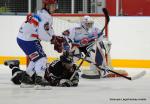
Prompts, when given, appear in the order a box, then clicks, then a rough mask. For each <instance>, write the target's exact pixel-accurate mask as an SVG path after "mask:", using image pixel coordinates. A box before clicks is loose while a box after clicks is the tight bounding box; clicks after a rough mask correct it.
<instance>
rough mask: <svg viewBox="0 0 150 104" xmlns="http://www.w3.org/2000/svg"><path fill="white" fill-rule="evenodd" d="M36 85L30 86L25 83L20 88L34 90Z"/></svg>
mask: <svg viewBox="0 0 150 104" xmlns="http://www.w3.org/2000/svg"><path fill="white" fill-rule="evenodd" d="M34 86H35V85H30V84H24V83H21V85H20V87H21V88H33V87H34Z"/></svg>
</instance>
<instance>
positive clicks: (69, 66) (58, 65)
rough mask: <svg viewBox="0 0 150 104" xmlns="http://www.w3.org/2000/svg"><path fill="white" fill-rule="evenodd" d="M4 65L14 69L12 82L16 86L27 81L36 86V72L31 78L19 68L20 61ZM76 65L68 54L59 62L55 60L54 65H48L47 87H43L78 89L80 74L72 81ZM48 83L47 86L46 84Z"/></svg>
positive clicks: (62, 56)
mask: <svg viewBox="0 0 150 104" xmlns="http://www.w3.org/2000/svg"><path fill="white" fill-rule="evenodd" d="M4 64H5V65H6V66H9V67H10V68H11V69H12V78H11V81H12V82H13V83H14V84H17V85H20V84H21V82H22V80H26V82H27V83H28V84H31V85H35V84H36V83H35V78H36V76H37V74H36V72H35V73H34V74H33V76H32V77H31V78H30V77H28V76H29V75H28V74H26V72H25V71H23V70H21V69H20V68H19V61H18V60H8V61H5V62H4ZM75 70H76V65H75V64H73V58H72V57H71V56H69V55H68V54H67V53H64V54H63V55H61V56H60V59H59V60H55V61H53V62H52V63H49V64H47V67H46V71H45V74H44V78H45V83H44V84H45V85H44V84H43V86H49V85H50V86H61V87H72V86H73V87H76V86H78V82H79V74H78V73H76V74H75V76H74V77H73V79H72V80H70V78H71V76H72V75H73V73H74V71H75ZM46 83H47V84H46Z"/></svg>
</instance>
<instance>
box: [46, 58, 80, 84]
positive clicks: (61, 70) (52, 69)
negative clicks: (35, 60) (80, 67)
mask: <svg viewBox="0 0 150 104" xmlns="http://www.w3.org/2000/svg"><path fill="white" fill-rule="evenodd" d="M75 70H76V66H75V65H73V67H72V69H71V70H69V71H68V70H67V69H66V68H65V67H64V66H63V64H62V62H61V61H59V60H55V61H53V62H52V63H51V64H50V65H49V67H48V68H47V69H46V72H45V79H46V80H47V81H48V82H50V83H51V85H52V86H59V82H60V80H61V79H68V80H69V79H70V78H71V76H72V75H73V73H74V71H75ZM71 82H72V84H73V85H72V86H77V85H78V82H79V75H78V73H76V75H75V76H74V78H73V79H72V80H71Z"/></svg>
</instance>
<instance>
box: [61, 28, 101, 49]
mask: <svg viewBox="0 0 150 104" xmlns="http://www.w3.org/2000/svg"><path fill="white" fill-rule="evenodd" d="M100 32H101V31H100V29H98V28H97V27H92V28H90V29H89V30H86V29H85V28H83V27H82V26H76V27H73V28H71V29H68V30H66V31H65V32H64V33H63V34H64V35H65V37H66V38H68V39H69V40H71V42H72V45H74V46H77V47H84V46H87V45H88V44H89V43H90V42H92V41H95V39H97V38H99V37H100V36H101V34H100Z"/></svg>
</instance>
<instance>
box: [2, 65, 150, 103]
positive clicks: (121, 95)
mask: <svg viewBox="0 0 150 104" xmlns="http://www.w3.org/2000/svg"><path fill="white" fill-rule="evenodd" d="M21 67H22V68H24V66H21ZM126 70H127V71H128V73H129V76H132V75H135V74H137V73H139V72H141V71H142V70H144V69H126ZM146 72H147V73H146V75H145V76H144V77H142V78H140V79H137V80H134V81H129V80H126V79H124V78H111V79H110V78H105V79H104V78H103V79H96V80H94V79H93V80H88V79H80V83H79V86H78V87H72V88H61V87H52V90H35V89H34V88H20V86H17V85H14V84H12V83H11V81H10V78H11V70H10V69H9V68H8V67H6V66H3V65H0V104H150V69H146Z"/></svg>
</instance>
